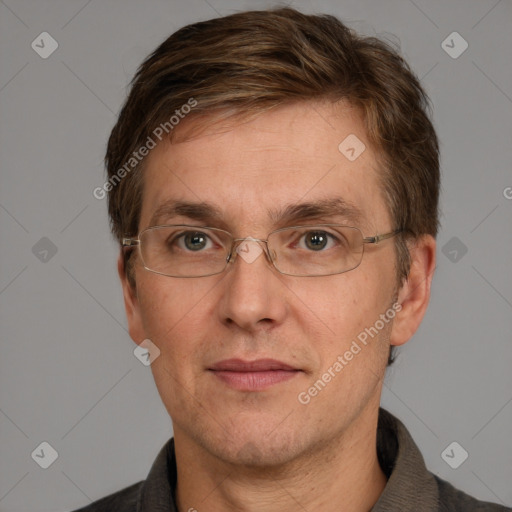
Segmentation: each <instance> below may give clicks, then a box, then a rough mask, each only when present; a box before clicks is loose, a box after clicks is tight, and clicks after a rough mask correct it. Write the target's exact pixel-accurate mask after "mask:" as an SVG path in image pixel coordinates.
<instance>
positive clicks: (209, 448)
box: [119, 103, 435, 512]
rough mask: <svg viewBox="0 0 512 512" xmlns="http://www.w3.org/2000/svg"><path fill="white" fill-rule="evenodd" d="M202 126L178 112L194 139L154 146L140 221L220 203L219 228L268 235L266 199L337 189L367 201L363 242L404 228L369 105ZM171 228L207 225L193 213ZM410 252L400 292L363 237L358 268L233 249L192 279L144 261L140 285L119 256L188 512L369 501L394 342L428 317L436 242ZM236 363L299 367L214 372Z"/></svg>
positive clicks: (309, 106)
mask: <svg viewBox="0 0 512 512" xmlns="http://www.w3.org/2000/svg"><path fill="white" fill-rule="evenodd" d="M203 123H204V120H203ZM194 128H197V127H195V126H194V121H193V120H192V121H190V122H187V120H185V121H183V126H180V127H179V129H181V130H182V133H183V134H185V133H187V136H186V137H181V139H180V138H178V139H177V141H175V142H173V143H172V144H170V143H167V144H161V145H160V146H158V147H157V148H155V149H154V150H153V151H152V152H151V154H150V155H149V157H148V160H147V166H146V169H145V171H144V172H145V178H144V179H145V181H144V194H143V206H142V215H141V220H140V226H139V227H140V229H141V230H142V229H144V228H146V227H148V226H150V219H151V217H152V215H153V213H154V212H155V210H156V208H157V207H158V205H160V204H161V203H162V202H163V201H166V200H168V199H170V198H174V199H180V200H188V201H207V202H211V203H213V204H215V205H216V206H218V207H219V208H220V209H221V211H222V212H223V221H222V224H219V225H216V226H214V227H221V228H223V229H226V230H228V231H230V232H231V233H233V234H234V235H235V237H246V236H252V237H255V238H261V239H266V237H267V234H268V233H270V232H271V231H272V230H274V229H277V228H280V227H284V224H282V223H278V224H274V222H273V221H271V220H270V218H269V217H268V216H267V209H268V208H275V207H276V206H277V207H279V206H284V205H287V204H289V203H298V202H305V201H312V200H317V199H325V198H330V197H333V196H341V197H343V198H344V199H345V200H347V201H350V202H352V203H353V204H355V205H357V206H358V208H359V209H360V210H361V211H362V213H363V218H362V219H361V222H360V224H359V225H358V226H357V227H360V228H361V230H362V231H363V234H364V235H365V236H372V235H375V234H377V233H386V232H388V231H392V230H393V229H395V228H396V226H394V225H393V223H392V221H391V218H390V215H389V212H388V210H387V208H386V205H385V203H384V200H383V196H382V194H381V191H380V188H379V184H378V181H377V176H378V163H377V155H376V153H375V152H374V151H373V150H372V148H371V147H370V143H369V142H368V140H367V139H366V136H365V131H364V124H363V121H362V119H361V116H360V115H359V113H358V111H357V110H355V109H353V108H351V107H350V106H348V105H346V104H342V103H340V104H337V105H333V104H331V103H298V104H294V105H289V106H285V107H279V108H278V109H275V110H273V111H270V112H266V113H264V114H261V115H259V116H258V117H256V118H255V119H253V120H251V121H249V122H241V121H238V122H237V121H232V122H231V124H225V123H224V125H223V126H220V125H219V124H218V123H212V124H211V125H207V128H206V129H203V128H202V129H201V131H200V134H199V135H197V136H194V137H190V136H189V133H193V132H194ZM349 134H356V135H357V137H358V138H359V139H360V140H362V141H363V142H364V143H365V145H366V150H365V151H364V152H363V153H362V154H361V155H360V156H359V158H357V159H356V160H355V161H353V162H350V161H349V160H348V159H347V158H345V156H344V155H342V154H341V153H340V151H339V150H338V145H339V144H340V142H341V141H342V140H344V139H345V137H347V136H348V135H349ZM322 221H325V222H340V223H344V224H347V225H351V223H350V222H348V221H347V220H346V219H343V218H338V217H336V218H325V219H322ZM161 223H174V224H180V223H188V224H194V225H198V226H200V225H203V226H204V225H208V224H205V223H201V222H199V221H193V220H190V219H187V218H186V217H177V218H173V219H169V220H166V222H161ZM317 223H318V221H317ZM209 225H211V223H209ZM411 255H412V266H411V272H410V275H409V277H408V279H407V280H406V281H405V283H404V284H403V285H402V286H401V287H399V288H398V286H397V282H396V274H395V264H396V262H395V252H394V249H393V241H392V240H389V241H386V242H381V243H380V244H379V245H377V246H375V245H369V246H366V248H365V254H364V257H363V260H362V262H361V264H360V266H359V267H358V268H356V269H355V270H352V271H350V272H346V273H343V274H339V275H334V276H325V277H314V278H304V277H292V276H286V275H282V274H279V273H278V272H277V271H276V270H275V269H274V268H273V267H272V266H271V265H270V264H269V262H268V260H267V259H266V257H265V256H264V255H263V256H261V257H259V258H258V259H256V260H255V261H254V262H252V263H250V264H249V263H246V262H245V261H244V260H243V259H242V258H240V257H237V259H236V260H235V263H234V264H230V266H228V269H227V270H226V271H225V272H224V273H223V274H220V275H216V276H210V277H202V278H192V279H184V278H181V279H180V278H171V277H166V276H161V275H157V274H154V273H152V272H148V271H147V270H145V269H144V268H143V267H142V265H141V264H140V261H137V262H136V264H135V280H136V287H135V289H134V288H133V287H132V286H130V283H129V281H128V279H127V278H126V275H125V272H124V268H123V265H122V260H121V259H120V260H119V273H120V277H121V281H122V284H123V291H124V299H125V305H126V312H127V317H128V323H129V330H130V335H131V337H132V339H133V340H134V341H135V342H136V343H141V342H142V340H144V339H146V338H149V339H151V340H152V342H153V343H155V344H156V345H157V346H158V348H159V349H160V351H161V354H160V356H159V357H158V358H157V359H155V361H154V362H153V363H152V365H151V368H152V371H153V375H154V378H155V382H156V385H157V388H158V391H159V393H160V396H161V398H162V401H163V403H164V404H165V407H166V408H167V411H168V413H169V415H170V416H171V418H172V421H173V426H174V437H175V443H176V458H177V468H178V484H177V491H176V492H177V502H178V507H179V510H180V511H182V512H183V511H188V510H190V509H192V510H194V509H196V510H198V511H199V512H201V511H203V510H208V511H210V512H217V511H219V512H220V511H222V512H226V511H235V510H236V511H246V512H249V511H251V512H252V511H261V510H265V511H268V512H273V511H277V510H279V511H280V512H287V511H294V512H295V511H297V510H298V509H300V510H302V509H304V510H323V511H326V512H329V511H333V512H334V511H338V510H344V511H353V512H358V511H368V510H370V509H371V507H372V506H373V505H374V504H375V502H376V501H377V500H378V497H379V495H380V494H381V493H382V491H383V489H384V487H385V485H386V478H385V475H384V474H383V472H382V471H381V469H380V467H379V464H378V461H377V452H376V429H377V417H378V408H379V403H380V396H381V391H382V384H383V377H384V373H385V368H386V361H387V356H388V351H389V346H390V344H392V345H402V344H404V343H405V342H407V341H408V340H409V338H410V337H411V336H412V335H413V334H414V332H415V331H416V329H417V327H418V325H419V324H420V322H421V320H422V318H423V315H424V313H425V310H426V308H427V304H428V300H429V296H430V284H431V279H432V275H433V270H434V267H435V241H434V239H433V238H432V237H431V236H424V237H422V238H420V239H419V240H417V241H416V242H415V243H414V244H411ZM395 298H397V302H398V303H399V304H401V311H400V312H399V313H397V314H396V316H395V318H394V320H393V321H392V322H390V323H389V324H386V326H385V328H384V329H382V330H381V331H380V332H379V335H378V336H376V337H375V338H373V339H372V340H371V342H369V343H368V344H367V346H365V347H364V348H363V350H362V351H361V352H360V353H359V354H357V355H356V356H354V358H353V359H352V360H351V361H350V362H349V363H348V364H347V365H346V366H345V367H344V368H343V370H342V371H341V372H339V373H338V374H337V375H336V377H335V378H333V379H332V380H331V382H329V383H328V384H327V385H326V386H325V388H324V389H323V390H322V391H321V392H320V393H318V395H317V396H315V397H313V398H312V399H311V401H310V402H309V403H308V404H307V405H303V404H301V403H299V401H298V399H297V397H298V395H299V393H301V392H303V391H307V390H308V389H309V388H310V387H311V386H312V385H313V384H314V383H315V382H316V381H317V380H318V379H319V378H320V377H321V376H322V374H324V373H325V372H326V371H327V369H328V368H329V367H332V365H333V363H334V362H335V361H336V360H337V357H338V356H339V355H342V354H344V353H345V351H346V350H348V349H349V347H350V344H351V342H352V340H354V339H356V337H357V335H358V334H359V333H361V332H362V331H364V329H365V328H367V327H370V326H372V325H374V324H375V322H376V320H378V319H379V315H381V314H383V313H385V312H386V310H388V309H389V308H390V307H391V305H392V304H393V302H394V299H395ZM229 358H240V359H243V360H246V361H254V360H256V359H260V358H273V359H277V360H280V361H283V362H285V363H287V364H290V365H292V366H294V367H295V368H298V369H300V370H301V371H300V372H297V373H296V374H295V376H294V377H293V378H292V379H290V380H288V381H285V382H281V383H278V384H276V385H274V386H272V387H270V388H268V389H265V390H263V391H254V392H247V391H239V390H235V389H232V388H229V387H228V386H226V385H225V384H224V383H223V382H222V381H221V380H220V379H218V378H217V377H216V376H215V375H214V374H213V373H212V372H210V371H208V368H209V367H211V365H212V364H214V363H216V362H218V361H221V360H224V359H229ZM299 505H300V506H299ZM301 507H303V508H301Z"/></svg>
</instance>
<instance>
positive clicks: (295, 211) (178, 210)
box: [150, 197, 364, 226]
mask: <svg viewBox="0 0 512 512" xmlns="http://www.w3.org/2000/svg"><path fill="white" fill-rule="evenodd" d="M267 214H268V216H269V218H270V220H271V221H272V222H273V223H274V224H275V225H277V224H282V223H283V224H284V223H296V222H300V221H306V220H319V219H325V218H328V217H331V218H332V217H342V218H343V219H344V220H348V221H350V222H353V223H356V224H357V223H360V222H361V220H363V219H364V215H363V213H362V211H361V210H360V209H359V208H358V207H357V206H355V205H354V204H352V203H350V202H348V201H346V200H344V199H343V198H341V197H333V198H328V199H319V200H316V201H308V202H304V203H298V204H297V203H292V204H289V205H286V206H284V207H282V208H270V209H268V210H267ZM174 217H187V218H188V219H191V220H195V221H201V222H207V223H210V224H220V225H223V226H225V225H226V224H225V221H224V215H223V214H222V211H221V210H220V209H219V208H218V207H217V206H215V205H213V204H210V203H206V202H191V201H179V200H174V199H171V200H168V201H165V202H164V203H162V204H161V205H160V206H158V207H157V209H156V210H155V212H154V213H153V215H152V217H151V221H150V226H155V225H161V223H163V222H168V221H169V220H171V219H173V218H174Z"/></svg>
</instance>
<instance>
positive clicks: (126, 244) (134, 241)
mask: <svg viewBox="0 0 512 512" xmlns="http://www.w3.org/2000/svg"><path fill="white" fill-rule="evenodd" d="M321 227H338V228H350V229H355V230H357V231H359V233H361V236H362V247H363V251H362V253H361V259H360V260H359V263H358V264H357V265H356V266H355V267H352V268H350V269H348V270H342V271H341V272H333V273H330V274H290V273H288V272H283V271H281V270H279V269H278V268H277V267H276V264H275V261H274V258H273V257H272V255H271V254H270V250H269V248H268V237H270V236H271V235H273V234H274V233H279V232H280V231H286V230H288V229H302V228H312V230H314V228H321ZM161 228H192V229H195V230H198V231H200V230H201V229H209V230H213V231H220V232H222V233H225V234H226V235H228V236H229V238H230V239H231V248H230V250H229V252H228V253H227V254H228V255H227V258H226V262H225V264H224V268H223V269H222V270H220V271H218V272H213V273H211V274H204V275H203V274H202V275H200V276H174V275H170V274H165V273H163V272H158V271H157V270H152V269H150V268H149V267H147V266H146V263H145V262H144V258H143V257H142V243H141V240H140V237H141V235H143V234H144V232H146V231H149V230H154V229H161ZM403 231H404V230H403V229H395V230H394V231H390V232H388V233H383V234H382V235H374V236H368V237H365V236H364V235H363V232H362V231H361V230H360V229H359V228H357V227H355V226H346V225H344V224H315V225H302V226H288V227H284V228H280V229H276V230H274V231H272V232H270V233H269V234H268V235H267V239H266V240H263V239H261V238H253V237H252V236H248V237H245V238H234V237H233V235H232V234H231V233H230V232H229V231H226V230H224V229H220V228H214V227H210V226H191V225H189V224H163V225H160V226H150V227H148V228H145V229H143V230H142V231H141V232H140V233H139V234H138V235H137V238H131V237H124V238H122V240H121V247H122V248H123V249H132V248H134V247H138V248H139V253H140V256H141V261H142V263H143V265H144V268H145V269H146V270H147V271H148V272H153V273H154V274H158V275H161V276H165V277H177V278H182V279H191V278H195V277H210V276H215V275H218V274H222V272H224V271H225V270H226V268H227V267H228V264H229V263H230V262H231V261H234V260H235V258H236V256H235V257H233V254H234V253H236V248H237V247H238V246H239V245H240V244H241V243H242V242H245V241H250V242H258V243H259V242H263V243H264V244H265V254H266V255H267V260H268V261H270V263H271V264H272V266H273V267H274V268H275V269H276V270H277V271H278V272H279V273H280V274H283V275H286V276H293V277H325V276H333V275H338V274H344V273H346V272H350V271H351V270H354V269H356V268H357V267H358V266H359V265H360V264H361V262H362V261H363V255H364V246H365V245H366V244H375V245H377V244H379V243H380V242H381V241H383V240H387V239H389V238H392V237H394V236H396V235H398V234H399V233H402V232H403Z"/></svg>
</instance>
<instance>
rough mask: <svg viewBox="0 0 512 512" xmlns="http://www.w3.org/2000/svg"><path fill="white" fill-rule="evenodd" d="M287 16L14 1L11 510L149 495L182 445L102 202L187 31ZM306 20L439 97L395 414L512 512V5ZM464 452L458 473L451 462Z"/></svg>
mask: <svg viewBox="0 0 512 512" xmlns="http://www.w3.org/2000/svg"><path fill="white" fill-rule="evenodd" d="M274 5H275V4H274V3H272V2H267V1H256V0H253V1H250V0H245V1H235V0H208V1H206V0H187V2H184V1H183V2H179V1H177V0H174V1H169V0H166V1H164V0H146V1H144V2H141V1H136V0H129V1H126V0H123V1H121V0H102V1H99V0H89V1H87V0H73V1H71V0H65V1H64V0H60V1H57V0H55V1H50V0H37V1H36V0H2V1H1V2H0V45H1V48H2V53H1V66H0V109H1V113H2V115H1V117H0V123H1V124H0V144H1V156H0V158H1V160H0V169H1V188H0V228H1V234H2V243H1V244H0V261H1V267H0V315H1V317H0V325H1V343H2V344H1V358H0V366H1V368H0V370H1V374H0V375H1V377H0V379H1V380H0V433H1V434H0V435H1V452H0V510H1V511H2V512H21V511H24V512H25V511H31V512H43V511H53V512H54V511H64V510H71V509H74V508H76V507H78V506H81V505H86V504H87V503H89V502H90V501H92V500H95V499H98V498H99V497H102V496H104V495H106V494H108V493H111V492H113V491H116V490H119V489H121V488H122V487H125V486H127V485H129V484H131V483H134V482H136V481H139V480H141V479H143V478H145V477H146V475H147V472H148V470H149V468H150V465H151V463H152V461H153V460H154V458H155V456H156V454H157V453H158V451H159V449H160V448H161V446H163V444H164V443H165V441H166V440H167V439H168V438H169V437H170V436H171V435H172V425H171V421H170V419H169V417H168V415H167V413H166V411H165V408H164V406H163V404H162V403H161V401H160V398H159V396H158V394H157V391H156V388H155V385H154V383H153V379H152V375H151V371H150V368H148V367H146V366H144V365H143V364H141V362H140V361H139V360H138V359H137V358H136V357H135V356H134V353H133V351H134V348H135V344H134V343H133V342H132V341H131V339H130V338H129V336H128V333H127V331H126V320H125V314H124V308H123V303H122V296H121V290H120V286H119V283H118V278H117V272H116V257H117V247H116V244H115V243H114V242H113V241H112V238H111V236H110V233H109V229H108V220H107V212H106V200H105V199H103V200H99V199H96V198H95V197H94V196H93V190H94V189H95V188H96V187H101V186H102V185H103V183H104V181H105V177H104V170H103V162H102V159H103V156H104V150H105V145H106V140H107V137H108V135H109V133H110V130H111V128H112V126H113V124H114V122H115V119H116V114H117V113H118V112H119V109H120V107H121V104H122V102H123V100H124V98H125V95H126V92H127V86H128V82H129V80H130V79H131V77H132V75H133V73H134V71H135V70H136V67H137V66H138V64H139V63H140V62H141V60H142V59H143V58H144V57H145V56H146V55H147V54H148V53H149V52H150V51H152V50H153V49H154V48H155V47H156V46H157V45H158V44H159V43H160V42H161V41H163V40H164V39H165V38H167V36H169V35H170V34H171V33H172V32H174V31H175V30H177V29H178V28H180V27H182V26H183V25H185V24H188V23H192V22H195V21H199V20H205V19H209V18H212V17H217V16H219V15H226V14H230V13H233V12H235V11H239V10H246V9H263V8H266V7H270V6H274ZM290 5H291V6H292V7H295V8H297V9H299V10H302V11H303V12H306V13H332V14H334V15H336V16H338V17H339V18H341V19H342V20H343V21H344V22H346V23H347V24H348V25H349V26H351V27H353V28H355V29H356V30H358V31H360V32H362V33H364V34H368V35H377V36H382V37H385V38H388V39H391V40H392V41H399V42H400V46H401V50H402V53H403V55H404V56H405V58H406V59H407V60H408V62H409V63H410V64H411V66H412V68H413V69H414V71H415V72H416V73H417V75H418V76H419V77H420V78H421V79H422V82H423V84H424V86H425V88H426V90H427V92H428V94H429V95H430V97H431V99H432V102H433V106H434V123H435V126H436V129H437V131H438V135H439V138H440V141H441V151H442V161H441V164H442V196H441V212H442V215H441V224H442V227H441V231H440V234H439V237H438V266H437V270H436V276H435V278H434V282H433V294H432V299H431V303H430V307H429V310H428V312H427V315H426V318H425V320H424V322H423V324H422V325H421V327H420V329H419V331H418V332H417V334H416V335H415V336H414V338H413V339H412V340H411V342H410V343H408V344H407V345H406V346H405V347H403V348H402V349H400V350H399V357H398V359H397V361H396V363H395V364H394V366H393V367H392V368H391V369H389V370H388V375H387V378H386V385H385V388H384V395H383V405H384V406H385V407H386V408H388V409H389V410H390V411H391V412H392V413H394V414H395V415H397V416H398V417H399V418H400V419H401V420H402V421H403V422H404V423H405V425H406V426H407V427H408V428H409V430H410V432H411V434H412V435H413V437H414V439H415V441H416V442H417V444H418V445H419V447H420V449H421V451H422V453H423V455H424V457H425V460H426V463H427V465H428V467H429V469H430V470H431V471H432V472H433V473H435V474H437V475H439V476H440V477H441V478H444V479H446V480H449V481H450V482H452V483H453V484H455V485H456V486H457V487H459V488H461V489H462V490H464V491H466V492H468V493H470V494H473V495H475V496H476V497H478V498H480V499H485V500H489V501H495V502H498V503H500V502H501V503H504V504H506V505H509V506H510V505H512V489H511V487H510V481H511V480H512V469H511V468H512V444H511V442H510V432H511V425H512V372H511V371H510V369H511V366H512V365H511V363H512V343H511V338H512V320H511V319H512V314H511V313H512V291H511V290H512V272H511V263H512V261H511V256H510V255H511V254H512V230H511V229H510V226H511V221H512V172H511V168H512V166H511V163H512V144H511V133H512V115H511V114H512V67H511V66H510V55H511V50H512V30H511V24H512V3H511V2H510V1H508V0H501V1H498V0H479V1H475V0H473V1H468V0H457V1H439V0H436V1H426V0H414V1H413V0H390V1H388V0H386V1H382V2H376V1H370V0H338V1H336V0H331V1H321V0H318V1H313V0H311V1H306V0H304V1H301V0H297V1H294V2H290ZM454 442H455V443H457V444H456V445H452V443H454ZM41 443H48V444H41ZM450 445H451V447H450ZM447 447H448V451H447V452H445V449H446V448H447ZM41 450H42V451H43V452H41ZM466 452H467V454H468V457H467V459H466V460H464V462H462V463H461V464H460V465H458V467H457V468H456V469H454V468H452V467H451V466H450V465H449V464H448V462H451V463H452V465H457V464H453V459H454V458H456V459H457V461H459V462H460V460H462V459H463V458H464V457H465V453H466ZM41 453H44V454H45V457H42V456H41ZM38 454H39V457H38ZM443 454H444V455H443ZM447 454H448V455H449V456H448V457H447V456H446V455H447ZM452 454H453V455H452ZM450 457H451V459H452V460H450ZM43 458H45V461H46V463H48V462H50V461H52V462H53V463H52V464H51V465H50V466H49V467H48V468H47V469H44V468H43V467H41V464H42V465H45V463H44V461H42V459H43ZM52 459H55V460H52Z"/></svg>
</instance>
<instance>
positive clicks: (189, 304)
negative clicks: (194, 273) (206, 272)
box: [138, 273, 213, 350]
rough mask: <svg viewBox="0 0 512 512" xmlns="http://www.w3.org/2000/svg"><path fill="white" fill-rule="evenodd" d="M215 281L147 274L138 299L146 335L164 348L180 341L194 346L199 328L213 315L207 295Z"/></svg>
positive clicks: (176, 346)
mask: <svg viewBox="0 0 512 512" xmlns="http://www.w3.org/2000/svg"><path fill="white" fill-rule="evenodd" d="M212 287H213V284H210V285H208V283H207V282H206V281H203V282H199V281H198V280H193V279H188V280H185V279H174V278H169V277H165V276H158V275H156V274H149V273H146V275H145V276H144V277H143V279H141V282H140V285H139V286H138V290H139V293H138V301H139V307H140V313H141V319H142V323H143V327H144V331H145V333H146V336H147V337H148V338H150V339H152V341H154V343H156V344H157V345H158V346H159V347H161V350H162V349H165V348H168V347H170V346H173V347H175V348H178V347H179V346H180V342H181V341H182V343H181V344H182V345H183V346H184V347H187V346H189V347H192V346H193V344H194V343H193V340H194V339H197V337H198V335H199V330H200V327H201V329H202V330H203V331H204V329H205V328H206V326H205V324H204V322H205V321H206V319H207V318H212V315H211V312H210V311H209V310H208V304H209V301H208V295H209V293H210V291H211V289H212Z"/></svg>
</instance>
